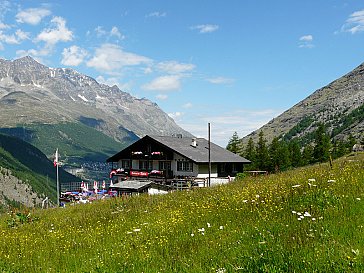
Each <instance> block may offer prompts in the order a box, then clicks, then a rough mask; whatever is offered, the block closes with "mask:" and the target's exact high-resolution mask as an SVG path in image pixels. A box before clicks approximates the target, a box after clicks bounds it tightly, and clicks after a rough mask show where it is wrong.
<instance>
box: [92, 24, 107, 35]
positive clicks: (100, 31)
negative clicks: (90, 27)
mask: <svg viewBox="0 0 364 273" xmlns="http://www.w3.org/2000/svg"><path fill="white" fill-rule="evenodd" d="M95 32H96V36H97V37H101V36H104V35H106V34H107V32H106V30H104V28H103V27H102V26H97V27H96V28H95Z"/></svg>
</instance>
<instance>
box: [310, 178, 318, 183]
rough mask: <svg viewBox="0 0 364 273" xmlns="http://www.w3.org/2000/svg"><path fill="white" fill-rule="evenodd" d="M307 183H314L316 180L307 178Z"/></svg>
mask: <svg viewBox="0 0 364 273" xmlns="http://www.w3.org/2000/svg"><path fill="white" fill-rule="evenodd" d="M308 182H316V179H315V178H309V179H308Z"/></svg>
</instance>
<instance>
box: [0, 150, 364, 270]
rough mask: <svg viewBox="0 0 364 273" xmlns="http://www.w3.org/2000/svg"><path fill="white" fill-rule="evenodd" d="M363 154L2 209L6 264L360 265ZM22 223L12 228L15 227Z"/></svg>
mask: <svg viewBox="0 0 364 273" xmlns="http://www.w3.org/2000/svg"><path fill="white" fill-rule="evenodd" d="M363 210H364V154H357V155H351V156H348V157H344V158H341V159H339V160H335V161H334V162H333V165H332V168H330V165H329V164H318V165H314V166H310V167H305V168H300V169H296V170H292V171H287V172H284V173H280V174H275V175H269V176H260V177H246V178H243V179H242V180H240V181H235V182H233V183H230V184H228V185H224V186H218V187H213V188H207V189H196V190H193V191H185V192H174V193H170V194H167V195H162V196H148V195H141V196H137V197H130V198H115V199H111V200H102V201H99V202H95V203H92V204H87V205H78V206H69V207H67V208H65V209H61V208H59V209H51V210H43V211H40V210H39V211H34V212H32V213H31V214H28V212H26V213H18V214H14V215H6V216H3V217H2V218H0V230H2V231H1V232H2V236H1V239H0V269H2V271H4V272H219V273H222V272H363V270H364V229H363V223H364V214H363ZM15 230H16V232H14V231H15Z"/></svg>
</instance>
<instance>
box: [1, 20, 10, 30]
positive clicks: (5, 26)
mask: <svg viewBox="0 0 364 273" xmlns="http://www.w3.org/2000/svg"><path fill="white" fill-rule="evenodd" d="M8 28H10V26H9V25H7V24H4V23H3V22H0V29H8Z"/></svg>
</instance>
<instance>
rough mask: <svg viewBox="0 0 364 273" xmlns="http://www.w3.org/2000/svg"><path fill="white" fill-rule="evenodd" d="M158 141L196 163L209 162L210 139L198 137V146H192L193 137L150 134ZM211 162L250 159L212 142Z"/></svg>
mask: <svg viewBox="0 0 364 273" xmlns="http://www.w3.org/2000/svg"><path fill="white" fill-rule="evenodd" d="M150 137H151V138H153V139H155V140H156V141H158V142H160V143H162V144H164V145H166V146H168V147H169V148H171V149H173V150H174V151H175V152H177V153H179V154H181V155H183V156H185V157H187V158H189V159H191V160H192V161H194V162H196V163H207V162H208V160H209V159H208V152H209V150H208V145H209V144H208V140H206V139H204V138H196V144H197V145H196V146H195V147H194V146H192V145H191V144H192V138H187V137H183V138H177V137H169V136H150ZM210 146H211V153H210V155H211V162H212V163H218V162H219V163H223V162H226V163H228V162H234V163H239V162H240V163H250V161H249V160H247V159H245V158H244V157H241V156H239V155H237V154H234V153H232V152H230V151H228V150H226V149H224V148H222V147H220V146H218V145H216V144H214V143H212V142H211V144H210Z"/></svg>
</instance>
